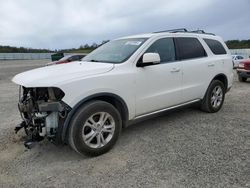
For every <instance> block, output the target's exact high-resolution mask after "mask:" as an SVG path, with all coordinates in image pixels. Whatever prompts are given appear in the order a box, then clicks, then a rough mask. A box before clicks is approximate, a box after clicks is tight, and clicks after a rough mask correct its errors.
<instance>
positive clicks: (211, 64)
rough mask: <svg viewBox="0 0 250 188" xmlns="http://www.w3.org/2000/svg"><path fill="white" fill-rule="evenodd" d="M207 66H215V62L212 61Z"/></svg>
mask: <svg viewBox="0 0 250 188" xmlns="http://www.w3.org/2000/svg"><path fill="white" fill-rule="evenodd" d="M207 66H208V67H214V66H215V64H214V63H210V64H208V65H207Z"/></svg>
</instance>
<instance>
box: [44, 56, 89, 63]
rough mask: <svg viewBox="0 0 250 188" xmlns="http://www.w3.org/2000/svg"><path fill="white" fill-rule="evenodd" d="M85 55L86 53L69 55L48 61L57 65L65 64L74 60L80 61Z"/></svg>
mask: <svg viewBox="0 0 250 188" xmlns="http://www.w3.org/2000/svg"><path fill="white" fill-rule="evenodd" d="M84 57H85V55H82V54H73V55H67V56H64V57H63V58H61V59H59V60H58V61H52V62H50V63H48V64H47V65H57V64H63V63H70V62H73V61H80V60H81V59H82V58H84Z"/></svg>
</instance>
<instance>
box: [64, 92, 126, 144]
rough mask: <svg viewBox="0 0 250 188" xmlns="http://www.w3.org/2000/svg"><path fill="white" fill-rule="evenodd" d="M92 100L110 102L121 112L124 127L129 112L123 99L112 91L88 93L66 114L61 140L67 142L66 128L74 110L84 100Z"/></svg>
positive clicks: (82, 103)
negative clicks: (88, 94)
mask: <svg viewBox="0 0 250 188" xmlns="http://www.w3.org/2000/svg"><path fill="white" fill-rule="evenodd" d="M92 100H102V101H105V102H108V103H110V104H112V105H113V106H114V107H115V108H116V109H117V110H118V111H119V113H120V114H121V117H122V126H123V127H126V125H127V122H128V116H129V112H128V107H127V104H126V103H125V101H124V100H123V99H122V98H121V97H120V96H118V95H116V94H113V93H98V94H93V95H90V96H88V97H86V98H84V99H82V100H81V101H80V102H78V103H77V104H76V105H75V106H74V107H73V108H72V109H71V111H70V113H69V114H68V116H67V118H66V120H65V122H64V125H63V130H62V135H61V136H62V141H63V143H67V139H66V138H67V135H68V129H69V125H70V122H71V119H72V117H73V116H74V114H75V113H76V111H77V110H78V109H79V108H81V106H82V105H84V104H85V103H86V102H89V101H92Z"/></svg>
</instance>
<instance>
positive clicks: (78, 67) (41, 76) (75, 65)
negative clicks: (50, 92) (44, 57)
mask: <svg viewBox="0 0 250 188" xmlns="http://www.w3.org/2000/svg"><path fill="white" fill-rule="evenodd" d="M113 67H114V64H110V63H97V62H83V61H79V62H72V63H66V64H60V65H53V66H46V67H42V68H37V69H33V70H30V71H26V72H23V73H20V74H18V75H16V76H15V77H14V78H13V79H12V81H13V82H14V83H16V84H18V85H22V86H25V87H53V86H54V87H56V86H59V85H60V83H64V82H67V81H70V80H73V79H77V78H83V77H86V76H90V75H95V74H101V73H105V72H108V71H110V70H112V69H113Z"/></svg>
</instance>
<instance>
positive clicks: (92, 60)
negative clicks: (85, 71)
mask: <svg viewBox="0 0 250 188" xmlns="http://www.w3.org/2000/svg"><path fill="white" fill-rule="evenodd" d="M89 61H90V62H100V61H98V60H95V59H91V60H89Z"/></svg>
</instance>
